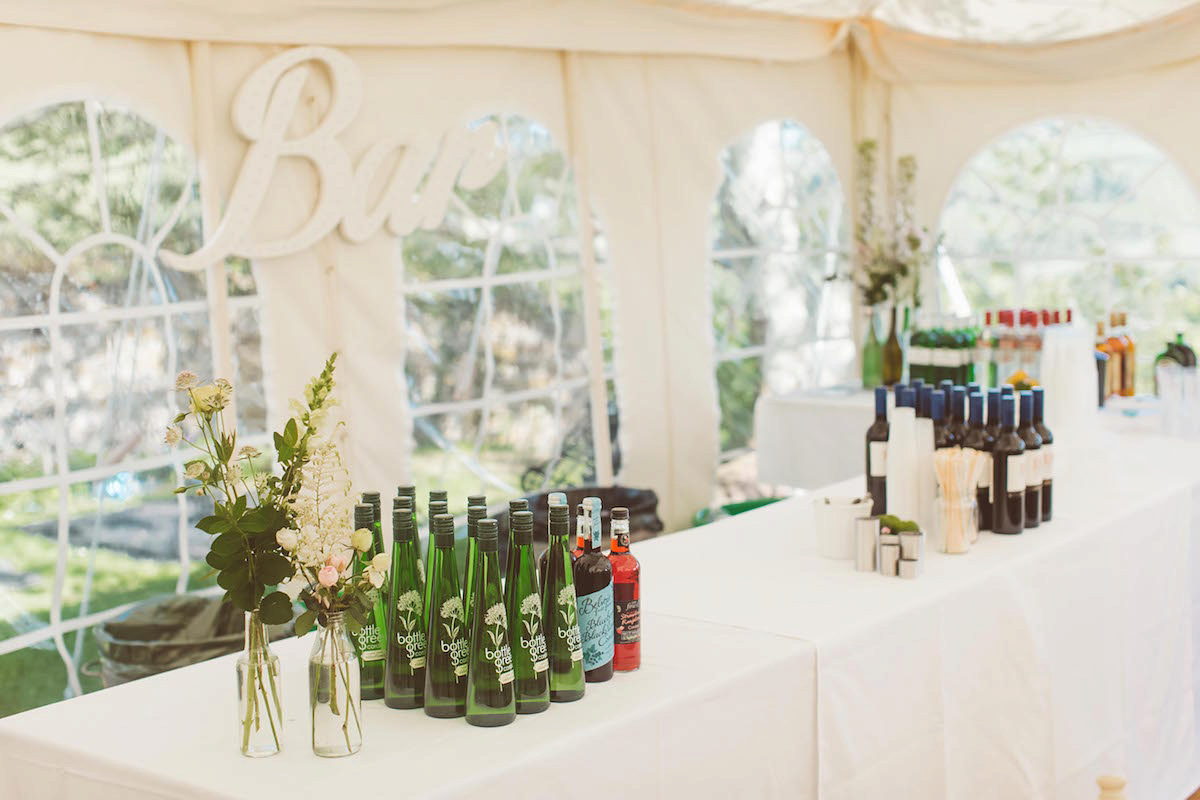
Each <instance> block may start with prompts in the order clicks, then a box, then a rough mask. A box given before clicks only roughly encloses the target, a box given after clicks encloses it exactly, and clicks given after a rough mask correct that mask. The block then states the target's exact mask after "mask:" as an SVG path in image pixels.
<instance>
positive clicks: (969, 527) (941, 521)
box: [934, 495, 979, 554]
mask: <svg viewBox="0 0 1200 800" xmlns="http://www.w3.org/2000/svg"><path fill="white" fill-rule="evenodd" d="M935 510H936V513H935V516H936V517H937V519H936V525H935V528H934V530H935V538H934V540H935V542H936V544H937V549H938V551H939V552H942V553H953V554H959V553H966V552H968V551H969V550H970V549H971V544H972V543H973V542H974V541H975V540H976V539H978V538H979V506H978V505H977V504H976V502H975V498H974V497H971V496H970V495H959V496H954V497H947V496H945V495H938V498H937V503H936V508H935Z"/></svg>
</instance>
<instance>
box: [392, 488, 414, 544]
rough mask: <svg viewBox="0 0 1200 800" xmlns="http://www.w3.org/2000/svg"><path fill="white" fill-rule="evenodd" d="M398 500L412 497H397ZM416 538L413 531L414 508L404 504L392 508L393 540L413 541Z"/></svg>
mask: <svg viewBox="0 0 1200 800" xmlns="http://www.w3.org/2000/svg"><path fill="white" fill-rule="evenodd" d="M396 499H397V500H409V499H410V498H407V497H404V498H396ZM414 538H416V534H415V532H414V531H413V518H412V509H411V508H406V507H404V506H397V507H396V508H393V509H392V541H393V542H411V541H413V539H414Z"/></svg>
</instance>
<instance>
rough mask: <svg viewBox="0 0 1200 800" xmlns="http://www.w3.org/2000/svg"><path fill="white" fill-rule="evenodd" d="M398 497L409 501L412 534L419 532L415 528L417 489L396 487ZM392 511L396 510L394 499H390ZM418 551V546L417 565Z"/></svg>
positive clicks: (413, 487) (418, 539) (418, 551)
mask: <svg viewBox="0 0 1200 800" xmlns="http://www.w3.org/2000/svg"><path fill="white" fill-rule="evenodd" d="M400 497H407V498H408V499H409V504H408V505H409V508H411V509H412V518H413V532H414V533H415V532H416V531H417V530H419V529H418V528H417V487H415V486H409V485H402V486H397V487H396V498H400ZM392 510H393V511H395V510H396V499H395V498H393V499H392ZM420 541H421V539H420V537H419V536H418V537H417V543H418V545H419V544H420ZM420 550H421V548H420V547H419V546H418V547H417V562H418V563H421V553H420Z"/></svg>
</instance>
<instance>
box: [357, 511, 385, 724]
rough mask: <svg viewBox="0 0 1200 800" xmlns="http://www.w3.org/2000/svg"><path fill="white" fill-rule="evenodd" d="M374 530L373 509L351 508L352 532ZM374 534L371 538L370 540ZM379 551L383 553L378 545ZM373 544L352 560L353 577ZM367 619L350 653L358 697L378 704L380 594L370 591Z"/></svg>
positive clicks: (380, 683) (382, 626)
mask: <svg viewBox="0 0 1200 800" xmlns="http://www.w3.org/2000/svg"><path fill="white" fill-rule="evenodd" d="M363 528H366V529H367V530H369V531H374V530H375V509H374V508H373V507H372V506H371V505H369V504H367V503H359V504H358V505H356V506H355V507H354V530H356V531H357V530H361V529H363ZM374 535H375V534H372V536H373V537H374ZM379 545H380V547H379V551H378V552H380V553H382V552H383V547H382V542H380V543H379ZM375 554H376V550H375V544H374V543H372V545H371V547H369V548H368V549H367V550H366V551H364V552H362V553H359V554H358V555H357V557H356V558H355V560H354V574H355V575H358V574H361V573H362V571H363V570H364V569H366V565H367V564H369V563H371V559H372V558H374V557H375ZM371 602H372V605H371V618H370V619H368V620H367V623H366V624H365V625H363V626H362V627H361V628H359V630H358V633H356V634H354V637H353V638H354V649H355V651H356V652H357V653H358V675H359V689H360V691H359V696H360V697H361V698H362V699H363V700H378V699H379V698H381V697H383V666H384V664H383V659H384V653H383V646H384V639H385V638H386V636H387V633H386V630H387V623H386V617H385V613H386V612H385V611H384V608H383V594H382V593H381V592H380V591H379V590H378V589H372V590H371Z"/></svg>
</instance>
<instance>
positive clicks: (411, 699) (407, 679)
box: [383, 497, 425, 708]
mask: <svg viewBox="0 0 1200 800" xmlns="http://www.w3.org/2000/svg"><path fill="white" fill-rule="evenodd" d="M393 506H394V508H393V509H392V572H391V576H390V577H391V582H390V584H389V585H390V586H391V591H390V592H389V596H390V597H391V601H390V602H389V603H388V609H389V616H390V619H389V620H388V623H389V624H388V631H389V635H388V643H387V649H386V653H387V657H386V658H385V659H384V664H385V667H384V677H383V702H384V703H386V704H387V705H388V707H390V708H420V707H421V705H422V704H423V703H424V702H425V606H424V597H425V580H424V578H422V577H421V573H420V571H419V569H418V568H419V567H420V565H421V562H420V559H419V558H418V556H417V529H416V526H415V525H414V523H413V512H412V498H411V497H397V498H396V499H395V501H394V502H393Z"/></svg>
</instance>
